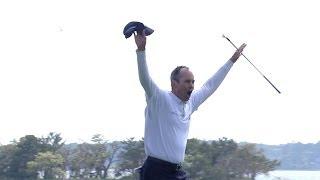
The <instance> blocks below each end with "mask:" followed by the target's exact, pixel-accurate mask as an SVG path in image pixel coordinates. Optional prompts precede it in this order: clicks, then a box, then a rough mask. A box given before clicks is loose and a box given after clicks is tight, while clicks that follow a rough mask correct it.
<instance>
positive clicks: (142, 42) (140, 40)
mask: <svg viewBox="0 0 320 180" xmlns="http://www.w3.org/2000/svg"><path fill="white" fill-rule="evenodd" d="M134 40H135V41H136V44H137V48H138V49H137V50H138V51H144V50H145V49H146V43H147V38H146V35H145V33H144V32H142V34H139V33H138V34H136V33H134Z"/></svg>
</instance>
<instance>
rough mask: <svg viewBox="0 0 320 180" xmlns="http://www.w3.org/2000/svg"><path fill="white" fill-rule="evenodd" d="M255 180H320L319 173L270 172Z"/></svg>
mask: <svg viewBox="0 0 320 180" xmlns="http://www.w3.org/2000/svg"><path fill="white" fill-rule="evenodd" d="M256 180H320V171H272V172H270V173H269V176H262V175H261V176H258V177H257V178H256Z"/></svg>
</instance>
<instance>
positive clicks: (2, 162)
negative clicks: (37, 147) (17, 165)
mask: <svg viewBox="0 0 320 180" xmlns="http://www.w3.org/2000/svg"><path fill="white" fill-rule="evenodd" d="M16 148H17V147H16V145H15V144H8V145H2V146H0V179H2V178H3V179H4V178H5V177H7V176H8V171H9V169H10V164H11V161H12V158H13V154H14V152H15V151H16Z"/></svg>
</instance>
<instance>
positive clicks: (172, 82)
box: [171, 80, 178, 89]
mask: <svg viewBox="0 0 320 180" xmlns="http://www.w3.org/2000/svg"><path fill="white" fill-rule="evenodd" d="M177 83H178V82H177V81H175V80H172V81H171V88H172V89H174V88H175V87H176V86H177Z"/></svg>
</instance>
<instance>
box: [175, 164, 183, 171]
mask: <svg viewBox="0 0 320 180" xmlns="http://www.w3.org/2000/svg"><path fill="white" fill-rule="evenodd" d="M181 168H182V164H181V163H179V164H177V166H176V171H178V170H180V169H181Z"/></svg>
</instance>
